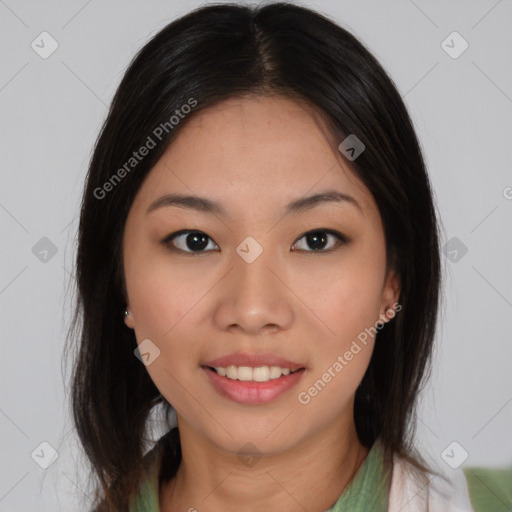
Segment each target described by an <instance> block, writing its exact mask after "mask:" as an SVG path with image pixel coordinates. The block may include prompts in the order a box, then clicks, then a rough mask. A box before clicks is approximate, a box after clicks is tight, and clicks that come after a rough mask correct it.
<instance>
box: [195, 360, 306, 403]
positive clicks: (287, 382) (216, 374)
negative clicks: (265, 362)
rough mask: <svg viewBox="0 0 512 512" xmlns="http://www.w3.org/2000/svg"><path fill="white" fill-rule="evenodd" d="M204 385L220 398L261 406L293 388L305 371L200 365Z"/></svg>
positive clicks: (276, 367)
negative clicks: (204, 375) (203, 373)
mask: <svg viewBox="0 0 512 512" xmlns="http://www.w3.org/2000/svg"><path fill="white" fill-rule="evenodd" d="M201 368H202V370H203V371H204V372H205V374H206V375H207V377H208V382H209V383H210V384H211V385H212V386H213V388H214V389H215V390H216V391H217V392H218V393H219V394H220V395H221V396H223V397H224V398H228V399H229V400H231V401H234V402H237V403H241V404H248V405H254V404H263V403H267V402H270V401H272V400H275V399H276V398H278V397H279V396H281V395H283V394H284V393H286V392H287V391H289V390H290V389H291V388H293V387H294V386H296V385H297V384H298V382H299V381H300V379H301V378H302V375H303V374H304V373H305V371H306V368H304V367H301V368H296V369H293V370H292V369H290V368H281V367H278V366H271V367H269V366H258V367H249V366H240V367H236V366H232V365H231V366H228V367H215V366H201Z"/></svg>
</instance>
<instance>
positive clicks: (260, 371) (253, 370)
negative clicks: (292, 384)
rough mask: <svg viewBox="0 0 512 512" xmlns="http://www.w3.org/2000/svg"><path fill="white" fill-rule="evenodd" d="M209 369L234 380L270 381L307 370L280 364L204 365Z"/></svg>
mask: <svg viewBox="0 0 512 512" xmlns="http://www.w3.org/2000/svg"><path fill="white" fill-rule="evenodd" d="M203 368H206V369H208V370H211V371H213V372H215V373H216V374H217V375H220V376H221V377H226V378H227V379H229V380H233V381H243V382H262V383H264V382H269V381H272V380H276V379H280V378H282V377H286V376H288V375H292V374H294V373H297V372H300V371H303V370H305V368H297V369H295V370H292V369H290V368H282V367H280V366H257V367H252V366H234V365H230V366H227V367H221V366H219V367H214V366H204V367H203Z"/></svg>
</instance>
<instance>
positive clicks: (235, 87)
mask: <svg viewBox="0 0 512 512" xmlns="http://www.w3.org/2000/svg"><path fill="white" fill-rule="evenodd" d="M250 94H256V95H271V94H273V95H280V96H283V97H286V98H291V99H296V100H301V101H304V102H306V104H307V105H310V106H311V107H312V109H314V110H315V111H316V112H318V113H320V115H321V116H322V118H323V119H324V121H325V123H326V126H328V134H329V142H330V144H332V148H333V150H334V151H337V152H338V155H339V150H338V149H337V146H338V144H339V143H340V142H341V141H343V140H344V139H345V138H346V137H347V136H348V135H350V134H355V135H356V136H357V138H358V139H359V140H360V141H362V142H363V144H364V145H365V148H366V149H365V151H363V152H362V153H361V154H360V155H359V157H358V158H357V159H356V160H354V161H352V162H350V167H351V169H352V170H353V171H354V173H355V174H356V175H357V176H358V177H359V179H360V180H361V181H362V182H363V183H364V184H365V185H366V187H367V188H368V189H369V191H370V192H371V194H372V195H373V197H374V198H375V201H376V204H377V206H378V208H379V212H380V215H381V218H382V222H383V228H384V233H385V239H386V253H387V264H388V267H389V268H393V269H395V270H396V271H397V273H398V275H399V277H400V283H401V293H400V298H399V303H400V305H401V306H402V309H401V311H400V313H398V314H397V315H396V317H395V318H394V319H393V320H392V321H390V322H388V323H387V324H386V325H385V326H384V327H382V329H381V330H380V331H379V333H378V335H377V343H375V348H374V352H373V355H372V358H371V361H370V363H369V366H368V369H367V371H366V373H365V375H364V377H363V379H362V382H361V384H360V386H359V388H358V389H357V392H356V395H355V406H354V420H355V425H356V429H357V434H358V436H359V439H360V441H361V443H362V444H363V445H365V446H366V447H368V448H369V447H371V446H372V445H373V443H374V442H375V440H376V439H377V437H380V439H381V441H382V446H383V448H384V453H385V460H386V463H387V464H388V465H389V464H390V461H391V460H392V457H393V456H396V455H398V456H401V457H404V458H406V459H407V460H409V461H410V462H411V463H412V464H413V465H414V466H415V467H417V468H418V469H419V470H421V471H422V472H424V473H425V474H426V473H428V472H431V473H435V471H433V470H431V469H430V468H429V467H428V465H427V463H426V462H425V460H423V459H422V457H421V455H420V454H419V453H415V448H414V444H413V438H414V433H415V425H416V423H415V421H416V406H417V400H418V395H419V393H420V391H421V389H422V387H423V385H424V383H425V381H426V379H427V378H428V376H429V372H430V371H431V356H432V353H433V342H434V335H435V330H436V321H437V315H438V308H439V300H440V293H439V290H440V274H441V269H440V256H439V242H438V224H437V218H436V217H437V216H436V209H435V206H434V201H433V193H432V190H431V186H430V183H429V179H428V175H427V172H426V167H425V163H424V160H423V156H422V153H421V150H420V146H419V143H418V140H417V137H416V134H415V131H414V128H413V124H412V122H411V119H410V117H409V115H408V112H407V110H406V107H405V105H404V103H403V101H402V98H401V96H400V94H399V92H398V91H397V88H396V87H395V85H394V84H393V82H392V80H391V78H390V77H389V76H388V75H387V73H386V72H385V71H384V69H383V68H382V67H381V65H380V64H379V63H378V61H377V60H376V59H375V57H374V56H373V55H372V54H371V53H370V52H369V51H368V50H367V49H366V48H365V47H364V46H363V44H362V43H361V42H359V41H358V40H357V39H356V38H355V37H354V36H353V35H352V34H350V33H349V32H348V31H347V30H345V29H344V28H342V27H340V26H339V25H337V24H336V23H334V22H333V21H331V20H330V19H328V17H327V16H325V15H323V14H321V13H319V12H315V11H313V10H310V9H308V8H305V7H302V6H298V5H294V4H289V3H281V2H276V3H270V4H267V5H260V6H257V7H256V6H243V5H237V4H218V5H208V6H205V7H200V8H197V9H195V10H193V11H191V12H189V13H188V14H186V15H184V16H182V17H181V18H179V19H177V20H175V21H173V22H172V23H170V24H168V25H167V26H165V27H164V28H163V29H162V30H161V31H160V32H158V33H157V34H156V35H155V36H154V37H152V38H151V39H150V40H149V42H147V43H146V44H145V45H144V46H143V47H142V49H141V50H140V51H139V52H138V53H137V55H135V57H134V58H133V60H132V61H131V63H130V64H129V66H128V69H127V70H126V72H125V74H124V76H123V78H122V80H121V83H120V85H119V87H118V89H117V91H116V93H115V95H114V98H113V100H112V103H111V106H110V110H109V112H108V115H107V117H106V120H105V121H104V124H103V126H102V128H101V131H100V133H99V136H98V138H97V140H96V143H95V147H94V151H93V154H92V157H91V160H90V164H89V168H88V173H87V177H86V184H85V190H84V194H83V198H82V203H81V212H80V225H79V232H78V249H77V256H76V284H77V292H78V293H77V301H76V307H75V310H74V316H73V319H72V327H71V328H70V330H69V333H68V337H69V339H76V357H75V360H74V365H73V378H72V382H71V388H70V389H71V393H70V394H71V407H72V413H73V421H74V425H75V427H76V430H77V433H78V436H79V439H80V442H81V444H82V445H83V449H84V452H85V454H86V457H87V459H88V461H89V463H90V466H91V474H93V475H94V476H95V478H96V481H97V487H96V495H95V499H97V500H104V503H108V505H109V507H111V508H110V510H123V509H124V508H126V507H127V503H128V502H127V497H128V496H129V495H130V493H131V492H132V491H133V490H134V489H136V487H137V485H138V483H139V482H140V479H141V475H142V469H143V464H144V454H145V451H146V448H147V439H148V437H147V428H148V425H147V420H148V416H149V414H150V412H151V411H152V409H153V407H154V406H155V405H157V404H161V405H162V406H163V407H164V408H165V410H166V411H167V412H169V411H171V410H172V404H169V403H167V401H166V400H165V399H164V398H163V396H162V395H161V394H160V392H159V390H158V389H157V388H156V386H155V385H154V383H153V382H152V380H151V378H150V377H149V374H148V372H147V370H146V368H145V367H144V365H142V364H141V363H140V361H139V360H138V359H137V358H136V357H134V350H135V348H136V347H137V342H136V339H135V335H134V332H133V331H132V330H131V329H128V328H127V327H126V326H125V324H124V322H123V318H122V312H123V310H124V308H125V305H126V287H125V281H124V273H123V265H122V261H123V260H122V234H123V229H124V225H125V221H126V217H127V214H128V211H129V209H130V207H131V204H132V202H133V199H134V197H135V195H136V194H137V191H138V190H139V188H140V186H141V184H142V182H143V180H144V179H145V177H146V176H147V175H148V173H149V172H150V170H151V169H152V167H153V166H154V165H155V163H156V162H157V161H158V159H159V158H160V157H161V156H162V154H163V152H164V151H165V150H166V148H167V147H168V146H169V144H171V143H172V141H173V140H174V138H175V137H177V136H178V134H179V132H180V130H181V129H182V128H183V126H185V125H186V123H187V122H189V121H190V120H191V119H193V118H194V115H195V114H196V113H197V112H199V111H201V110H203V109H205V108H208V107H211V106H212V105H214V104H216V103H218V102H221V101H223V100H226V99H228V98H232V97H236V96H240V97H241V96H244V95H250ZM185 106H187V107H186V108H185ZM149 138H150V139H151V142H152V143H151V145H152V148H151V150H150V151H149V152H148V154H147V155H146V156H145V157H144V158H141V159H137V160H135V159H134V158H133V154H134V152H136V151H137V150H139V149H140V148H141V147H142V146H144V145H149ZM123 169H124V172H123ZM167 441H168V442H170V443H171V445H172V446H171V448H173V449H169V450H168V455H167V456H168V457H170V459H169V460H167V462H166V465H165V467H166V468H167V469H166V474H165V478H171V477H172V476H173V475H174V474H175V472H176V470H177V468H178V466H179V462H180V451H179V446H177V444H179V435H177V433H176V435H173V436H171V437H169V438H167Z"/></svg>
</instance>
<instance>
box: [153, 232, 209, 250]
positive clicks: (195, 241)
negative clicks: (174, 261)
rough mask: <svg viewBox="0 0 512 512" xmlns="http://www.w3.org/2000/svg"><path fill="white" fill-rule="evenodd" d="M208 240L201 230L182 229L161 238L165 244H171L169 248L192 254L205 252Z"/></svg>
mask: <svg viewBox="0 0 512 512" xmlns="http://www.w3.org/2000/svg"><path fill="white" fill-rule="evenodd" d="M175 240H176V241H175ZM208 240H212V239H211V238H210V237H209V236H208V235H207V234H206V233H203V232H202V231H193V230H186V229H184V230H181V231H178V232H176V233H172V234H170V235H168V236H167V237H165V238H164V239H163V240H162V243H163V244H164V245H166V246H169V245H170V244H171V249H176V250H177V251H182V252H186V253H191V254H193V253H201V252H207V251H205V250H204V249H205V248H206V247H208ZM212 241H213V240H212ZM215 246H217V244H215Z"/></svg>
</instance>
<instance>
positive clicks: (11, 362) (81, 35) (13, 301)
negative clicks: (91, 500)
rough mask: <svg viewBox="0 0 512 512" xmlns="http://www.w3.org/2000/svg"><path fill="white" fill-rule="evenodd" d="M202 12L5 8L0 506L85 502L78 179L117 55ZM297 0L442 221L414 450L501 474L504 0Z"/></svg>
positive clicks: (508, 201) (505, 388) (113, 83)
mask: <svg viewBox="0 0 512 512" xmlns="http://www.w3.org/2000/svg"><path fill="white" fill-rule="evenodd" d="M198 5H200V2H193V1H190V0H187V1H181V2H180V1H172V2H170V1H161V0H158V1H156V0H155V1H152V2H142V1H126V0H125V1H120V0H119V1H103V2H99V1H98V0H96V1H93V0H90V1H89V2H86V1H67V2H63V1H62V2H58V1H44V2H35V1H33V2H21V1H14V0H5V1H4V0H0V39H1V45H2V66H1V68H0V109H1V118H0V119H1V122H0V130H1V131H0V144H1V186H0V226H1V232H2V237H1V242H0V243H1V247H2V250H1V255H2V264H1V270H0V315H1V322H0V329H1V333H0V339H1V343H2V349H3V350H2V353H3V357H2V358H1V361H0V378H1V386H0V390H1V391H0V393H1V394H0V432H1V436H0V443H1V470H0V512H14V511H23V512H26V511H27V510H31V511H57V510H66V511H72V510H84V507H83V506H80V505H79V499H82V500H83V503H84V504H87V502H88V501H87V497H86V496H87V492H88V490H87V481H86V475H85V471H84V469H83V468H84V467H85V466H84V464H83V460H82V459H81V456H80V452H79V450H78V448H77V442H76V437H75V435H74V433H73V432H72V431H71V430H70V429H71V423H70V418H69V411H68V408H67V404H66V397H67V395H66V389H67V385H66V383H65V382H66V381H65V379H66V376H65V375H63V374H62V372H61V357H62V349H63V346H64V339H65V334H66V330H67V326H68V321H69V318H70V305H71V300H72V289H68V285H69V280H70V275H71V274H70V273H71V271H72V268H73V257H74V254H75V238H76V229H77V226H78V218H77V214H78V208H79V202H80V197H81V191H82V186H83V180H84V177H85V173H86V168H87V164H88V161H89V158H90V154H91V151H92V146H93V143H94V141H95V138H96V136H97V134H98V131H99V129H100V126H101V123H102V121H103V119H104V117H105V115H106V112H107V106H108V104H109V102H110V100H111V98H112V96H113V93H114V91H115V89H116V87H117V85H118V83H119V81H120V79H121V77H122V74H123V72H124V70H125V69H126V66H127V64H128V62H129V61H130V59H131V58H132V57H133V55H134V54H135V52H136V51H137V50H138V49H139V48H140V47H141V46H142V45H143V44H144V43H145V42H146V41H147V40H148V39H149V37H150V36H152V35H154V34H155V33H156V32H157V31H159V30H160V29H161V28H163V27H164V26H165V25H166V24H167V23H169V22H170V21H172V20H173V19H175V18H176V17H177V16H178V15H182V14H184V13H186V12H187V11H188V10H190V9H191V8H193V7H195V6H198ZM304 5H306V6H311V7H313V8H316V9H318V10H320V11H322V12H324V13H325V14H327V15H329V16H331V17H332V18H333V19H334V20H336V21H337V22H339V23H340V24H341V25H342V26H345V27H346V28H348V29H349V30H351V31H352V32H353V33H354V34H355V35H356V36H358V37H359V38H360V39H362V41H363V42H364V43H365V44H366V45H367V46H368V47H369V48H370V50H372V51H373V52H374V54H375V55H376V56H377V58H378V59H379V60H380V61H381V63H382V64H383V65H384V67H385V68H386V69H387V70H388V71H389V73H390V74H391V76H392V77H393V79H394V81H395V83H396V85H397V87H398V89H399V91H400V92H401V93H402V95H403V97H404V100H405V102H406V104H407V106H408V108H409V110H410V113H411V116H412V118H413V121H414V123H415V125H416V128H417V132H418V135H419V138H420V141H421V144H422V146H423V148H424V152H425V156H426V160H427V165H428V167H429V172H430V176H431V179H432V182H433V186H434V189H435V194H436V197H437V202H438V207H439V211H440V213H441V216H442V219H443V240H442V243H443V245H444V244H446V243H448V244H449V245H448V247H449V251H447V252H446V256H444V257H443V265H444V268H445V272H446V282H445V287H444V297H445V312H444V314H443V317H442V319H441V322H440V326H439V335H438V349H437V352H436V358H435V363H436V364H435V369H434V373H433V376H432V379H431V381H430V385H429V387H428V388H427V390H426V393H425V396H424V400H423V401H422V405H421V408H420V422H419V429H418V436H417V438H418V443H419V445H420V446H421V447H422V448H423V450H424V451H425V452H426V453H429V454H430V455H431V458H432V460H433V461H434V462H436V463H438V464H440V465H441V466H443V467H444V468H445V469H447V470H448V472H449V471H451V468H449V467H448V465H447V464H446V463H445V462H444V460H443V457H442V456H441V454H442V453H443V450H445V448H446V447H447V446H449V445H450V443H452V442H453V441H456V442H457V443H459V444H460V447H459V446H458V445H455V447H454V446H453V445H452V447H450V448H449V450H448V453H450V457H451V458H452V460H453V459H454V458H455V459H457V458H459V459H461V454H463V453H464V452H462V448H461V447H463V449H465V450H466V451H467V452H468V454H469V456H468V459H467V460H466V461H465V462H464V465H471V466H474V465H482V466H493V467H495V466H511V465H512V435H511V432H512V372H511V369H510V367H511V364H510V363H511V361H512V339H511V334H510V332H511V329H510V325H511V320H512V270H511V264H510V262H511V261H512V258H511V256H512V254H511V253H512V250H511V249H512V244H511V233H512V173H511V160H512V155H511V150H510V147H511V142H512V137H511V135H512V126H511V123H510V121H511V114H512V72H511V68H510V62H512V58H511V57H512V55H511V54H512V44H511V43H512V30H511V29H512V23H511V22H512V2H511V1H510V0H500V1H496V0H478V1H476V0H474V1H449V2H448V1H428V2H427V1H425V0H415V1H412V0H396V1H385V2H383V1H379V0H373V1H369V0H366V1H360V2H354V1H353V0H350V1H345V0H337V1H334V0H330V1H329V0H317V1H307V2H304ZM43 31H46V32H48V33H49V34H50V35H51V36H52V37H53V38H54V39H55V40H56V41H57V43H58V49H57V50H56V51H55V52H54V53H53V54H52V55H50V56H49V57H48V58H46V59H43V58H41V57H40V55H39V54H38V53H36V51H34V50H33V49H32V47H31V44H32V42H33V41H34V40H35V42H36V43H37V42H38V41H39V44H40V46H42V43H40V39H41V38H40V37H39V35H40V34H41V32H43ZM453 31H457V32H458V33H460V35H461V36H462V37H463V38H464V40H466V41H467V43H468V44H469V47H468V48H467V50H466V51H464V52H463V53H462V54H461V55H459V56H458V57H457V58H452V57H451V56H450V55H449V54H448V53H447V52H446V51H445V49H444V48H446V45H449V46H451V47H452V48H451V49H449V48H447V49H448V50H449V51H451V52H452V54H453V52H457V53H458V52H459V51H460V49H462V46H461V41H460V40H457V39H456V38H455V39H454V38H453V36H451V37H450V38H448V39H447V41H446V43H444V44H445V46H444V48H443V46H442V42H443V41H444V40H445V39H446V38H447V36H449V35H450V34H451V33H452V32H453ZM45 48H46V49H48V48H49V43H48V40H46V43H45ZM44 237H46V238H48V239H49V240H50V241H51V244H49V242H48V241H47V240H43V241H41V239H42V238H44ZM53 245H54V246H55V248H54V250H55V249H56V251H57V252H56V253H55V254H54V255H53V254H52V252H51V247H52V246H53ZM34 246H35V249H34ZM49 247H50V252H48V253H44V250H45V249H48V248H49ZM466 250H467V252H465V251H466ZM464 252H465V253H464ZM160 432H161V431H160V430H159V424H158V422H157V423H155V434H154V435H155V437H157V436H159V435H160ZM42 442H47V443H49V444H50V445H51V446H53V447H54V448H55V449H57V451H58V454H59V457H58V459H57V460H56V461H55V462H54V463H53V464H51V465H50V466H49V468H48V469H42V468H41V467H40V466H39V465H38V464H36V462H35V461H34V459H36V460H37V457H36V456H34V459H33V458H32V457H31V454H32V453H33V452H34V450H36V454H39V456H40V460H44V458H45V457H48V453H49V449H48V448H47V447H45V445H43V447H40V443H42ZM452 448H453V451H451V450H452ZM41 450H42V451H41ZM444 453H446V452H444ZM50 460H51V459H47V462H48V461H50Z"/></svg>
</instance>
